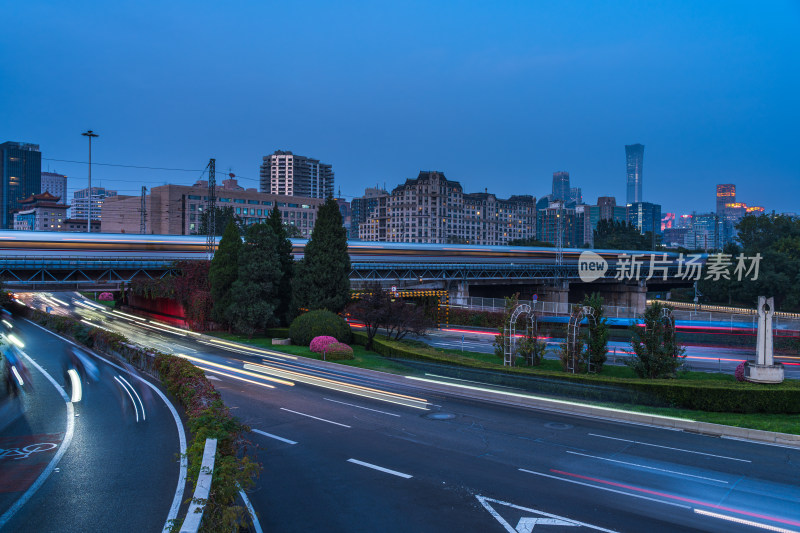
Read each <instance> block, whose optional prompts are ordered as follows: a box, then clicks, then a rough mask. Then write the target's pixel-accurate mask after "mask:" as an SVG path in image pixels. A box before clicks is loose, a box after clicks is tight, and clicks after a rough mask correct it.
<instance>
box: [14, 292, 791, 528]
mask: <svg viewBox="0 0 800 533" xmlns="http://www.w3.org/2000/svg"><path fill="white" fill-rule="evenodd" d="M55 297H56V298H58V300H60V301H62V302H65V303H66V304H67V305H63V306H61V305H58V304H56V306H53V305H51V307H53V312H60V313H74V312H77V310H78V309H79V310H80V313H81V316H84V317H85V319H87V320H89V321H91V322H93V323H96V324H98V325H101V326H102V327H107V328H109V329H112V330H115V331H120V332H122V333H124V334H125V335H126V336H128V337H129V338H130V339H131V340H133V341H134V342H138V343H142V344H147V345H149V346H153V347H156V348H159V349H162V350H164V351H168V352H170V353H174V354H176V355H180V356H183V357H187V358H189V360H191V361H192V362H194V363H195V364H197V365H198V366H199V367H201V368H203V369H205V370H206V372H207V376H208V377H209V379H211V380H212V382H213V383H214V385H215V387H217V388H218V389H219V390H220V391H221V393H222V395H223V398H224V400H225V402H226V404H227V405H229V406H230V407H231V408H232V409H233V412H234V413H235V414H236V415H237V416H238V417H240V418H241V419H242V420H243V421H244V422H245V423H247V424H249V425H250V426H251V428H252V430H253V432H252V433H251V439H252V440H253V442H255V443H257V444H258V445H260V447H261V449H260V451H259V458H260V460H261V461H262V462H263V464H264V471H263V473H262V475H261V478H260V480H259V482H258V485H257V487H256V488H255V490H254V491H253V493H252V494H251V501H252V502H253V505H254V507H255V508H256V510H257V512H258V513H259V515H260V517H261V522H262V525H263V526H264V529H265V530H273V531H314V530H321V531H374V530H380V531H421V532H424V531H448V532H449V531H481V532H483V531H486V532H492V531H497V532H499V533H500V532H502V531H508V532H510V533H513V532H515V531H517V532H523V531H525V532H530V531H534V530H535V531H540V530H541V531H559V530H564V529H565V528H569V529H568V530H569V531H576V530H579V529H581V528H582V529H584V530H587V531H589V530H593V529H594V530H601V531H643V530H648V531H676V530H705V531H746V530H753V529H754V528H755V529H767V530H770V531H800V505H798V503H800V488H798V482H797V480H798V479H800V450H798V449H794V448H787V447H779V446H769V445H764V444H756V443H752V442H745V441H739V440H733V439H720V438H711V437H707V436H703V435H698V434H692V433H688V432H681V431H671V430H666V429H661V428H657V427H651V426H644V425H636V424H624V423H619V422H612V421H608V420H603V419H598V418H587V417H581V416H573V415H566V414H562V413H558V412H553V411H546V410H534V409H525V408H520V407H518V406H516V405H514V401H513V398H512V397H511V396H509V397H508V400H503V399H499V400H497V401H495V402H491V403H490V402H486V401H478V400H474V399H471V398H469V397H467V391H465V390H464V389H460V388H453V389H452V392H441V389H443V388H444V387H441V385H442V383H447V382H448V380H445V379H441V378H434V377H431V376H428V377H426V378H424V379H426V380H429V381H436V382H438V384H439V385H440V387H437V390H434V389H433V388H431V387H429V383H428V381H423V380H421V379H414V377H413V376H412V377H411V378H408V377H403V376H397V375H387V374H380V373H373V372H370V371H366V370H362V369H353V368H348V367H344V366H339V365H334V364H331V363H321V362H317V361H311V360H304V359H302V358H295V357H293V356H289V355H285V354H280V353H278V352H273V351H271V350H264V349H260V348H254V347H246V346H243V345H237V344H233V343H227V342H226V341H221V340H214V339H212V338H209V337H205V336H199V335H194V334H190V333H188V332H183V331H179V330H174V329H170V328H167V327H164V326H163V325H159V324H157V323H154V322H146V321H144V320H143V319H141V318H138V317H137V318H134V317H132V316H129V315H127V314H125V313H119V312H116V313H115V312H110V311H107V310H100V309H92V307H93V306H92V303H91V302H86V301H83V300H82V299H81V298H79V297H77V296H74V295H64V294H61V295H56V296H55ZM42 298H43V297H42V296H41V295H39V296H35V297H33V298H30V299H29V301H30V303H33V304H34V305H36V306H40V305H41V304H42V303H41V299H42ZM44 298H47V299H50V303H51V304H53V303H54V301H53V300H52V299H51V298H52V297H50V296H44ZM450 383H453V382H452V381H450Z"/></svg>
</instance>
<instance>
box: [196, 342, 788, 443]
mask: <svg viewBox="0 0 800 533" xmlns="http://www.w3.org/2000/svg"><path fill="white" fill-rule="evenodd" d="M209 335H212V336H214V337H218V338H221V339H226V340H230V341H234V342H241V343H242V344H250V345H253V346H259V347H261V348H267V349H270V350H274V351H276V352H283V353H288V354H291V355H297V356H301V357H308V358H310V359H318V360H319V359H322V356H321V355H320V354H316V353H313V352H312V351H311V350H310V349H309V348H308V347H306V346H273V345H272V338H266V337H253V338H247V337H246V336H242V335H234V334H230V333H225V332H212V333H209ZM404 343H405V344H407V345H410V346H413V347H414V348H415V349H416V350H419V351H422V352H428V353H431V354H436V355H439V356H442V355H447V356H448V358H451V359H452V360H454V361H455V362H458V361H459V360H473V361H474V360H477V361H481V362H483V363H490V364H492V365H496V366H497V367H498V369H500V368H503V364H502V361H500V360H499V358H498V357H497V356H495V355H494V354H486V353H477V352H462V351H461V350H449V349H440V348H432V347H430V346H429V345H427V344H425V343H423V342H421V341H404ZM353 355H354V356H355V359H351V360H344V361H335V362H336V363H341V364H343V365H348V366H355V367H359V368H368V369H370V370H379V371H382V372H390V373H393V374H401V375H412V374H413V373H414V372H413V371H412V370H411V369H410V368H408V367H406V366H404V365H401V364H398V363H396V362H394V361H391V360H389V359H386V358H384V357H383V356H381V355H379V354H377V353H374V352H370V351H367V350H366V349H365V348H364V347H363V346H358V345H354V346H353ZM525 368H530V367H525ZM535 368H537V369H541V370H546V371H559V370H561V362H560V361H556V360H552V359H547V360H544V361H542V364H541V365H539V366H538V367H535ZM602 375H603V376H610V377H616V378H635V377H636V376H635V375H634V373H633V371H632V370H631V369H630V368H628V367H626V366H612V365H605V366H604V367H603V372H602ZM678 379H686V380H698V381H709V382H714V381H716V382H719V381H723V382H724V381H728V382H732V381H735V379H736V378H734V376H733V375H731V374H717V373H710V372H683V373H681V374H680V375H679V376H678ZM531 395H532V396H535V394H531ZM581 403H585V404H590V405H597V406H601V407H611V408H613V409H620V410H624V411H634V412H637V413H647V414H653V415H661V416H670V417H674V418H685V419H689V420H694V421H697V422H709V423H712V424H723V425H726V426H736V427H743V428H750V429H760V430H764V431H777V432H780V433H791V434H795V435H800V416H798V415H796V414H768V413H751V414H742V413H714V412H707V411H694V410H690V409H676V408H672V407H651V406H644V405H633V404H615V403H604V402H592V401H581Z"/></svg>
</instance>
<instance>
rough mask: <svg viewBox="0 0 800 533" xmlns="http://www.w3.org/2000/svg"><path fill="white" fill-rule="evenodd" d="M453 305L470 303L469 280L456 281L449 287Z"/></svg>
mask: <svg viewBox="0 0 800 533" xmlns="http://www.w3.org/2000/svg"><path fill="white" fill-rule="evenodd" d="M447 290H448V292H449V293H450V304H451V305H469V282H467V281H456V282H454V283H451V284H450V286H449V287H448V289H447Z"/></svg>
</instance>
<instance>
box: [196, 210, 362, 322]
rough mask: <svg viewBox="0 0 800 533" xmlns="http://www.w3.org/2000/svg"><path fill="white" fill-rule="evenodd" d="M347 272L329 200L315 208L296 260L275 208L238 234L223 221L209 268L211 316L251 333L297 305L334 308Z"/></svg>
mask: <svg viewBox="0 0 800 533" xmlns="http://www.w3.org/2000/svg"><path fill="white" fill-rule="evenodd" d="M242 233H243V235H242ZM242 237H244V239H242ZM349 275H350V256H349V255H348V253H347V234H346V230H345V228H344V226H343V225H342V215H341V212H340V211H339V206H338V205H337V203H336V201H335V200H333V199H332V198H328V200H327V201H326V202H325V203H324V204H323V205H321V206H320V208H319V211H318V213H317V221H316V224H315V226H314V230H313V232H312V234H311V238H310V239H309V241H308V242H307V243H306V246H305V251H304V257H303V259H301V260H300V261H295V260H294V259H293V257H292V243H291V241H290V240H289V236H288V234H287V230H286V227H285V226H284V224H283V220H282V217H281V213H280V211H279V210H278V208H277V206H276V207H275V208H273V209H272V211H271V212H270V216H269V218H268V219H267V220H266V222H263V223H258V224H252V225H250V226H247V227H246V228H244V231H243V232H242V230H241V229H240V227H239V225H237V223H236V221H235V219H229V220H228V221H227V226H226V227H225V232H224V233H223V235H222V239H221V240H220V243H219V246H218V248H217V251H216V253H215V254H214V259H213V260H212V261H211V266H210V270H209V281H210V284H211V299H212V301H213V304H212V308H211V318H212V320H214V321H215V322H217V323H219V324H223V325H226V326H227V327H228V328H229V329H235V330H237V331H239V332H241V333H244V334H247V335H252V334H253V333H255V332H256V331H259V330H264V329H267V328H269V327H274V326H277V325H282V324H288V323H289V322H290V321H291V319H292V318H293V317H294V316H296V314H297V313H298V311H299V310H301V309H327V310H329V311H333V312H340V311H342V310H343V309H344V307H345V305H346V304H347V302H348V300H349V297H350V278H349Z"/></svg>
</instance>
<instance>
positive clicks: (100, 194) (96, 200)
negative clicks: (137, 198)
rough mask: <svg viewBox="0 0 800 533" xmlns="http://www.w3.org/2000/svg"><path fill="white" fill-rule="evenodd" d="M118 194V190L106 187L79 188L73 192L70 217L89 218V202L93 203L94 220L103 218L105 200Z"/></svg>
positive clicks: (92, 213)
mask: <svg viewBox="0 0 800 533" xmlns="http://www.w3.org/2000/svg"><path fill="white" fill-rule="evenodd" d="M115 196H117V191H112V190H110V189H106V188H105V187H92V190H91V191H89V188H88V187H87V188H85V189H79V190H77V191H75V192H74V193H72V211H70V218H73V219H77V220H86V219H88V218H89V204H90V203H91V205H92V212H91V215H92V220H99V219H102V211H103V202H104V201H105V200H106V199H107V198H113V197H115Z"/></svg>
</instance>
